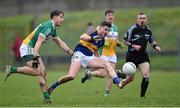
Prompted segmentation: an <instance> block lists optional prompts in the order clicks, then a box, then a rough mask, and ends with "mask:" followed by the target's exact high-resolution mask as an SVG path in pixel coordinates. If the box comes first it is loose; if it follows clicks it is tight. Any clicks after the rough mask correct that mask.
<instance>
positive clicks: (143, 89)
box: [140, 78, 149, 97]
mask: <svg viewBox="0 0 180 108" xmlns="http://www.w3.org/2000/svg"><path fill="white" fill-rule="evenodd" d="M148 85H149V78H143V79H142V82H141V94H140V95H141V97H144V96H145V94H146V90H147V88H148Z"/></svg>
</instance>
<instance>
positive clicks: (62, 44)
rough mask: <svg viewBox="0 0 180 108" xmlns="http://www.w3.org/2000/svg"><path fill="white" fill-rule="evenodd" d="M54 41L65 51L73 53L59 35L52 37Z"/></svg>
mask: <svg viewBox="0 0 180 108" xmlns="http://www.w3.org/2000/svg"><path fill="white" fill-rule="evenodd" d="M53 40H54V42H55V43H56V44H57V45H58V46H59V47H60V48H61V49H62V50H63V51H64V52H66V53H68V54H69V55H72V54H73V50H71V49H70V48H69V47H68V46H67V45H66V43H65V42H63V41H62V40H61V39H60V38H59V37H55V38H53Z"/></svg>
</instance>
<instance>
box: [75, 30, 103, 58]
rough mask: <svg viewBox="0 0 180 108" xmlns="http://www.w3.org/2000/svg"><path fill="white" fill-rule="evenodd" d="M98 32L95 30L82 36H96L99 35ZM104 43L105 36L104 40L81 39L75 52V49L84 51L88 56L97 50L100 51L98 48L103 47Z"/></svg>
mask: <svg viewBox="0 0 180 108" xmlns="http://www.w3.org/2000/svg"><path fill="white" fill-rule="evenodd" d="M97 35H98V34H97V32H96V31H95V32H93V33H90V34H87V33H84V34H83V35H82V36H90V37H94V36H97ZM103 45H104V38H102V40H99V41H95V40H89V41H86V40H80V41H79V44H78V45H77V46H76V47H75V49H74V52H75V51H80V52H82V53H83V54H84V55H86V56H92V55H93V53H94V52H95V51H98V49H99V48H100V47H102V46H103Z"/></svg>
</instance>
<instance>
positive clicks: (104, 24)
mask: <svg viewBox="0 0 180 108" xmlns="http://www.w3.org/2000/svg"><path fill="white" fill-rule="evenodd" d="M100 26H107V27H109V28H111V23H109V22H107V21H103V22H102V23H101V24H100Z"/></svg>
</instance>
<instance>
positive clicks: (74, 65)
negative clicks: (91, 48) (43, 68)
mask: <svg viewBox="0 0 180 108" xmlns="http://www.w3.org/2000/svg"><path fill="white" fill-rule="evenodd" d="M80 68H81V62H80V61H72V62H71V66H70V68H69V72H68V74H67V75H65V76H63V77H61V78H60V79H58V80H57V81H56V82H55V83H53V84H52V85H51V86H50V87H49V88H48V92H49V94H51V93H52V91H53V90H54V89H55V88H56V87H57V86H59V85H61V84H63V83H66V82H68V81H71V80H73V79H74V78H75V77H76V75H77V73H78V71H79V69H80Z"/></svg>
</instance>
